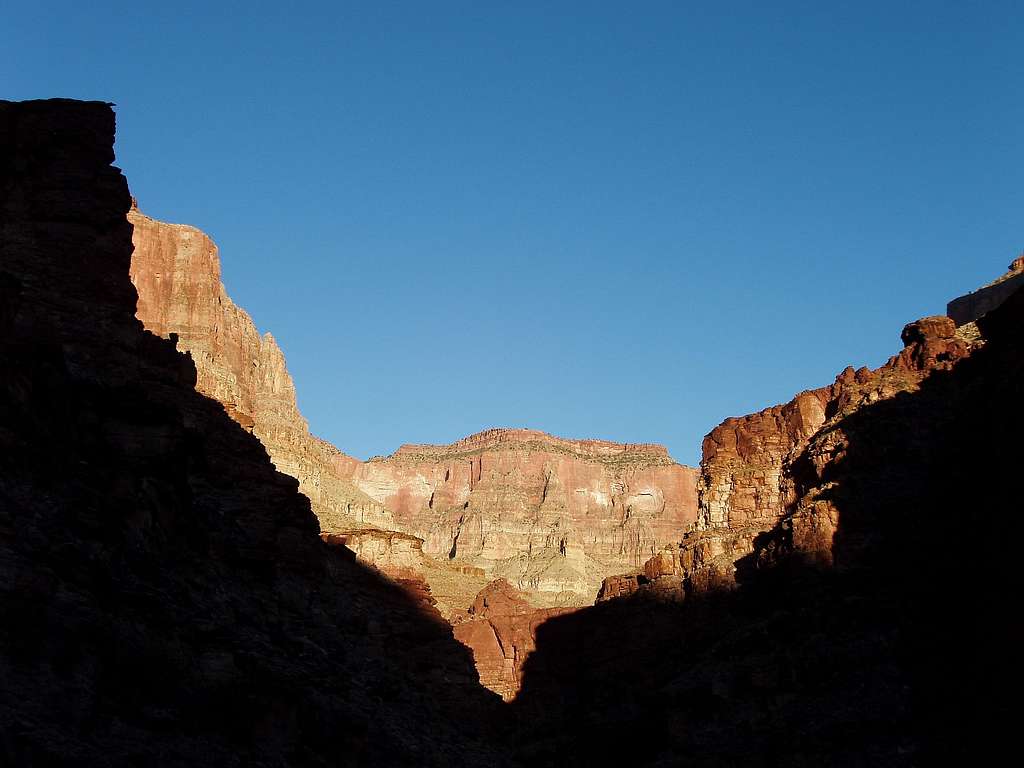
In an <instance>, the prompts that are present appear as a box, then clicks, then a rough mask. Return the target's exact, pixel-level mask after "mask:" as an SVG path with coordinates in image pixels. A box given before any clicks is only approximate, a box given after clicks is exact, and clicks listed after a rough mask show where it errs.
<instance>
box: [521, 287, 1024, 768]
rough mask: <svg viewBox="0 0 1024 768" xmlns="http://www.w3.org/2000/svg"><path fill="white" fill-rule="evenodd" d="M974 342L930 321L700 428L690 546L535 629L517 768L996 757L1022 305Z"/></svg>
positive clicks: (1013, 660) (1009, 658)
mask: <svg viewBox="0 0 1024 768" xmlns="http://www.w3.org/2000/svg"><path fill="white" fill-rule="evenodd" d="M976 325H977V336H976V339H975V340H974V341H970V342H968V341H967V340H965V339H964V338H962V337H961V336H960V335H959V334H958V329H955V328H954V323H953V321H952V319H950V318H948V317H932V318H925V319H924V320H921V321H918V322H916V323H911V324H910V325H908V326H907V327H906V328H905V329H904V332H903V334H902V339H903V343H904V345H905V346H904V349H903V351H902V352H900V353H899V354H898V355H896V356H894V357H893V358H892V359H890V360H889V361H888V362H887V363H886V364H885V365H883V366H881V367H880V368H878V369H876V370H866V369H862V370H860V371H853V370H847V371H845V372H844V373H843V374H841V375H840V376H839V378H838V379H837V380H836V382H835V383H834V384H832V385H830V386H829V387H824V388H822V389H818V390H813V391H810V392H806V393H803V395H801V396H799V397H798V398H796V399H794V400H793V401H791V402H790V403H788V404H787V405H785V406H779V407H776V408H770V409H766V410H765V411H762V412H761V413H759V414H754V415H751V416H748V417H744V418H742V419H730V420H727V421H726V422H724V423H723V424H722V425H721V426H720V427H719V428H717V429H716V430H714V431H713V432H712V434H711V435H710V436H709V439H708V441H707V444H706V454H705V461H704V464H703V467H702V482H701V493H702V496H701V518H700V522H699V525H700V530H698V531H695V532H693V533H692V534H690V535H689V536H686V537H684V538H683V540H682V542H681V545H677V546H675V547H672V548H670V549H666V550H664V551H663V552H661V553H659V554H658V555H657V556H655V557H653V558H651V559H650V560H649V561H648V562H647V563H646V564H645V567H644V568H643V569H642V570H640V571H638V572H635V573H632V574H626V575H623V576H620V577H617V578H613V579H608V580H607V581H606V582H605V585H604V588H603V590H602V601H601V602H600V603H599V604H598V605H596V606H594V607H593V608H591V609H587V610H582V611H577V612H574V613H572V614H570V615H564V616H559V617H555V618H553V619H550V620H548V621H547V622H545V623H544V624H542V625H540V626H539V627H538V628H537V632H536V635H535V638H534V649H533V651H532V652H531V654H530V656H529V658H528V659H527V660H526V663H525V664H524V666H523V668H522V670H521V690H520V692H519V694H518V695H517V697H516V699H515V701H514V702H512V705H511V706H512V709H513V710H514V711H515V712H516V713H517V715H518V717H519V718H520V720H521V721H527V720H532V721H533V722H535V723H536V726H535V729H534V731H533V733H532V734H531V738H529V739H525V740H523V741H522V747H521V749H520V755H521V759H522V760H523V761H524V762H532V763H536V764H555V763H556V761H557V759H558V756H559V749H560V748H561V747H562V745H564V744H566V743H571V744H573V745H578V747H577V748H576V750H575V751H574V756H575V758H576V759H577V760H578V761H580V762H590V761H592V760H593V761H598V762H603V763H604V764H621V765H627V764H628V765H659V766H661V765H700V766H716V765H749V764H754V765H764V766H769V765H830V766H833V765H835V766H850V768H853V766H862V765H886V766H906V767H907V768H910V767H911V766H919V765H947V764H962V763H982V764H988V763H998V762H999V761H1000V759H1002V758H1001V757H1000V756H1001V754H1005V753H1006V752H1007V751H1009V750H1013V749H1014V748H1015V739H1016V731H1015V727H1016V722H1017V720H1018V715H1017V713H1018V709H1019V706H1018V701H1019V694H1020V685H1021V680H1022V678H1024V670H1022V665H1021V664H1020V662H1019V661H1018V660H1017V659H1018V656H1019V653H1018V649H1019V645H1020V636H1021V631H1020V620H1019V614H1018V612H1017V611H1016V610H1015V606H1016V603H1017V599H1016V596H1017V592H1018V584H1019V581H1020V572H1019V571H1020V567H1019V558H1017V557H1016V555H1015V551H1016V546H1017V544H1018V543H1019V542H1020V541H1021V540H1022V531H1021V525H1022V524H1021V518H1020V515H1018V514H1016V510H1018V509H1019V508H1020V501H1019V496H1020V492H1019V489H1018V488H1017V487H1016V484H1015V482H1014V481H1013V478H1014V477H1016V474H1017V472H1018V471H1019V463H1020V452H1019V450H1017V443H1018V441H1019V435H1020V434H1021V432H1022V430H1024V423H1022V422H1024V410H1022V409H1021V407H1020V404H1021V402H1024V290H1018V291H1016V292H1014V293H1013V294H1011V295H1009V296H1008V297H1006V299H1005V300H1004V301H1003V302H1002V303H1001V304H1000V305H999V306H998V307H996V308H994V309H992V310H990V311H989V312H987V313H985V314H983V315H981V316H980V317H978V318H977V320H976ZM811 398H813V400H812V399H811ZM815 403H817V405H815ZM809 433H810V434H809ZM752 499H753V500H755V501H754V502H753V503H752V502H751V500H752ZM712 502H714V503H712ZM762 504H763V505H764V506H763V507H761V506H759V505H762ZM762 510H763V511H762ZM965 702H968V703H969V705H965ZM608 733H629V734H630V736H631V738H630V739H628V740H614V739H606V738H604V737H605V735H606V734H608Z"/></svg>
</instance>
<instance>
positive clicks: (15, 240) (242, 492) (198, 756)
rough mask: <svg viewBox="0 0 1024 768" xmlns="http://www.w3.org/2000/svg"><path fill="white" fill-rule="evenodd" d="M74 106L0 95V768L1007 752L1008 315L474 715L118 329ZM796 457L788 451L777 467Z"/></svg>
mask: <svg viewBox="0 0 1024 768" xmlns="http://www.w3.org/2000/svg"><path fill="white" fill-rule="evenodd" d="M113 128H114V125H113V114H112V112H111V110H110V108H109V106H107V105H104V104H101V103H95V102H93V103H83V102H69V101H61V100H57V101H51V102H28V103H23V104H16V105H11V104H9V103H4V102H0V148H2V152H0V610H2V616H3V623H4V626H3V631H2V632H0V764H3V765H8V764H10V765H19V766H21V765H28V766H31V765H52V764H68V765H70V764H74V765H134V764H139V765H142V764H147V765H148V764H159V765H182V766H184V765H190V766H191V765H336V764H347V765H438V766H441V765H452V766H457V765H496V766H497V765H504V764H508V762H509V760H512V761H514V762H517V763H518V764H520V765H538V766H542V765H556V764H557V765H559V766H561V765H597V766H600V765H631V766H632V765H677V764H689V765H698V766H700V765H716V766H717V765H740V764H742V765H744V766H751V765H755V766H756V765H783V764H785V765H815V766H817V765H822V764H828V765H850V766H852V765H869V764H870V765H917V764H922V763H926V762H949V761H951V760H954V759H963V760H966V759H970V760H972V762H978V760H979V756H981V755H983V754H984V753H985V752H986V751H987V750H992V751H994V750H996V749H997V748H998V747H999V746H1002V745H1003V743H1004V742H1006V741H1009V740H1010V739H1012V737H1013V735H1014V731H1013V729H1012V726H1013V725H1014V722H1013V717H1012V715H1013V712H1014V709H1013V708H1011V706H1010V703H1011V702H1012V701H1013V697H1014V696H1016V695H1017V694H1018V693H1019V691H1020V686H1019V683H1020V681H1019V665H1018V664H1017V663H1016V662H1015V652H1016V650H1017V645H1018V644H1017V640H1018V639H1019V638H1020V631H1019V619H1018V616H1017V612H1016V608H1015V606H1016V601H1014V600H1013V598H1015V597H1016V595H1015V594H1013V592H1015V590H1014V586H1015V585H1016V582H1017V579H1016V574H1017V568H1018V566H1017V560H1018V558H1019V553H1018V549H1019V546H1020V537H1019V533H1020V531H1019V528H1020V522H1019V512H1020V502H1019V496H1020V494H1019V491H1018V490H1017V488H1016V486H1015V484H1014V480H1015V479H1016V477H1017V472H1018V471H1019V466H1020V452H1019V450H1016V449H1015V448H1014V438H1015V437H1016V436H1017V435H1020V434H1022V430H1021V423H1020V422H1021V416H1020V404H1021V402H1022V397H1021V396H1022V392H1021V380H1022V379H1021V373H1022V370H1021V340H1020V330H1021V325H1022V318H1024V307H1022V304H1024V296H1022V295H1020V294H1018V295H1017V296H1016V297H1015V298H1014V299H1012V300H1011V301H1010V302H1009V303H1008V304H1007V305H1004V307H1003V308H1001V309H1000V310H998V311H996V312H994V313H992V314H991V315H990V316H988V317H987V318H986V319H985V320H984V321H983V322H982V324H981V325H982V327H983V330H984V332H985V334H986V337H987V338H988V344H987V346H986V347H984V348H983V349H981V350H979V351H978V352H976V353H975V354H974V355H972V356H971V357H970V358H968V359H967V360H965V361H963V362H961V363H960V364H958V365H957V366H956V367H955V368H954V369H953V370H952V371H950V372H948V373H936V374H933V375H932V376H931V377H930V378H928V379H927V380H926V381H925V382H924V384H923V385H922V387H921V388H920V390H919V391H918V392H915V393H913V394H907V395H900V396H897V397H895V398H893V399H891V400H887V401H882V402H878V403H876V404H873V405H870V406H867V407H864V408H862V409H861V410H860V411H858V412H856V413H854V414H853V415H852V416H849V417H847V418H846V419H844V420H842V422H841V423H840V425H838V427H837V428H838V429H841V430H842V431H843V432H844V433H845V434H846V435H847V436H848V438H849V440H848V443H849V444H848V447H847V449H846V451H845V454H843V455H842V456H835V457H831V461H830V462H828V463H826V465H825V466H826V471H825V472H824V474H822V473H821V472H820V471H819V470H818V469H817V467H818V466H819V465H820V461H818V463H815V462H816V460H817V458H820V457H814V456H811V455H810V454H808V455H807V456H806V457H801V458H800V459H799V460H798V461H797V462H796V463H795V464H794V473H795V477H794V480H795V482H796V483H797V487H798V491H799V492H800V493H801V494H802V495H806V494H807V493H808V492H810V491H811V490H816V491H817V492H818V493H819V494H820V498H821V499H823V500H825V501H828V502H829V503H830V504H831V505H832V506H833V507H834V508H835V509H836V510H838V514H839V521H838V530H837V531H836V533H835V536H834V540H833V542H832V545H833V546H832V557H833V558H834V561H835V564H834V566H832V565H826V564H823V563H820V562H818V561H816V560H815V559H814V558H810V557H805V556H804V554H805V553H804V550H802V549H800V547H798V546H796V545H795V543H794V540H793V536H792V533H793V520H784V521H783V522H782V523H781V524H780V525H779V526H778V527H777V528H776V529H775V530H774V531H772V532H770V533H768V534H765V535H764V536H763V537H762V539H761V540H760V541H759V542H758V548H757V550H756V551H755V553H754V554H753V555H751V556H750V557H748V558H747V559H745V560H744V561H743V562H741V563H740V564H739V576H740V580H741V582H742V586H741V587H740V588H739V589H737V590H734V591H731V592H722V593H715V594H703V595H693V596H690V597H688V598H687V599H686V600H685V601H684V602H682V603H678V604H666V603H653V602H642V601H640V600H624V601H617V602H616V601H613V602H609V603H605V604H601V605H599V606H596V607H594V608H592V609H588V610H584V611H581V612H579V613H576V614H573V615H569V616H564V617H560V618H556V619H553V620H551V621H549V622H547V623H545V624H544V625H543V626H541V628H540V630H539V633H538V637H537V650H536V652H535V653H534V654H533V655H531V656H530V657H529V659H528V661H527V663H526V666H525V668H524V674H523V687H522V691H521V693H520V694H519V697H518V698H517V699H516V700H515V701H514V702H513V703H512V704H511V705H509V706H507V707H502V705H500V702H499V701H498V700H497V698H496V697H494V696H493V695H491V694H490V693H489V692H487V691H485V690H484V689H482V688H480V686H479V685H478V684H477V682H476V672H475V670H474V667H473V664H472V660H471V658H470V654H469V652H468V651H467V650H466V649H465V648H464V647H463V646H462V645H460V644H459V643H457V642H455V640H454V639H453V638H452V636H451V631H450V628H449V627H448V626H447V625H446V624H444V623H443V622H442V621H441V620H440V618H439V617H438V616H437V615H436V614H435V613H433V612H431V611H430V610H429V608H428V607H427V606H425V605H424V604H422V603H421V602H418V601H417V600H416V599H414V598H412V597H410V595H409V594H408V593H407V592H405V591H403V590H401V589H398V588H397V587H396V586H394V585H393V584H391V583H389V582H387V581H385V580H383V579H381V578H380V577H379V576H378V575H377V574H376V573H375V572H373V571H370V570H368V569H366V568H364V567H362V566H360V565H359V564H358V563H356V562H355V561H354V560H353V559H352V558H351V557H348V556H345V553H344V552H343V551H341V550H337V549H332V548H330V547H328V546H327V545H325V544H323V543H322V542H321V541H320V540H319V538H318V536H317V524H316V520H315V518H314V516H313V515H312V513H311V511H310V508H309V503H308V500H307V499H305V498H304V497H302V496H301V495H300V494H298V492H297V484H296V482H295V481H294V480H293V479H291V478H289V477H286V476H284V475H281V474H280V473H278V472H276V471H275V470H274V468H273V466H272V464H271V463H270V461H269V460H268V458H267V456H266V452H265V451H264V449H263V447H262V445H260V443H259V442H258V441H257V440H256V439H255V438H254V437H253V436H252V435H250V434H248V433H247V432H245V431H244V430H243V429H242V428H241V427H240V426H239V425H238V424H236V423H235V422H233V421H232V420H231V419H230V418H229V417H228V416H227V415H226V413H225V411H224V409H223V407H222V406H221V405H220V404H219V403H216V402H214V401H212V400H209V399H207V398H206V397H204V396H202V395H200V394H198V393H196V392H195V391H194V389H193V386H194V382H195V368H194V366H193V365H192V363H191V360H190V359H189V358H188V357H187V356H185V355H181V354H180V353H178V352H177V351H176V350H175V349H174V344H173V342H168V341H164V340H162V339H159V338H157V337H155V336H152V335H151V334H147V333H145V332H144V331H143V330H142V327H141V325H140V324H139V323H138V321H137V320H136V319H135V317H134V311H135V293H134V289H133V288H132V286H131V283H130V282H129V280H128V266H129V262H130V257H131V247H132V246H131V229H130V225H129V224H128V223H127V221H126V220H125V214H126V212H127V210H128V207H129V204H130V199H129V196H128V190H127V185H126V184H125V181H124V178H123V177H122V176H121V174H120V172H119V171H118V170H117V169H116V168H113V167H111V166H110V163H111V162H112V160H113V152H112V141H113ZM808 450H810V449H808Z"/></svg>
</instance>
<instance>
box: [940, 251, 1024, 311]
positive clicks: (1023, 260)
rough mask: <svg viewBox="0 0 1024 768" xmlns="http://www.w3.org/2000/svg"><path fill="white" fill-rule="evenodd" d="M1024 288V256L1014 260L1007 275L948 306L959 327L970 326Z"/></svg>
mask: <svg viewBox="0 0 1024 768" xmlns="http://www.w3.org/2000/svg"><path fill="white" fill-rule="evenodd" d="M1022 286H1024V255H1021V256H1018V257H1017V258H1016V259H1014V260H1013V261H1012V262H1011V263H1010V266H1009V267H1008V268H1007V271H1006V274H1004V275H1002V276H1001V277H998V278H996V279H995V280H993V281H992V282H991V283H989V284H988V285H986V286H983V287H981V288H979V289H978V290H976V291H972V292H971V293H968V294H966V295H965V296H960V297H958V298H956V299H953V300H952V301H951V302H949V304H948V305H947V306H946V314H947V315H949V316H950V317H951V318H952V319H953V322H955V323H956V325H957V327H960V326H964V325H970V324H972V323H973V322H974V321H975V320H977V319H978V318H979V317H981V316H982V315H984V314H986V313H988V312H991V311H992V310H993V309H996V308H997V307H998V306H999V305H1000V304H1002V303H1003V302H1004V301H1006V300H1007V299H1008V298H1009V297H1010V296H1011V295H1013V294H1014V293H1015V292H1016V291H1017V290H1018V289H1019V288H1021V287H1022Z"/></svg>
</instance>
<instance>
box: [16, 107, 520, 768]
mask: <svg viewBox="0 0 1024 768" xmlns="http://www.w3.org/2000/svg"><path fill="white" fill-rule="evenodd" d="M113 140H114V114H113V111H112V110H111V108H110V105H107V104H104V103H101V102H74V101H70V100H52V101H38V102H23V103H10V102H0V615H2V616H3V623H4V629H3V631H2V632H0V681H2V685H0V764H3V765H68V766H71V765H153V764H159V765H167V766H221V765H257V764H258V765H268V766H269V765H274V766H281V765H297V764H298V765H329V764H337V763H339V762H341V763H345V764H352V765H435V766H448V765H467V766H490V765H496V764H497V765H501V764H503V763H505V762H506V760H505V757H504V755H503V754H502V751H501V750H500V749H496V748H494V747H493V746H491V745H489V742H493V739H494V738H495V736H494V734H493V733H491V732H490V730H489V728H490V726H489V724H488V723H489V720H488V718H489V717H491V716H493V715H494V714H495V713H496V709H495V707H496V706H497V705H498V703H499V700H498V699H497V697H495V696H494V695H493V694H490V693H489V692H487V691H485V690H483V689H482V688H480V686H479V685H478V683H477V675H476V673H475V671H474V669H473V666H472V659H471V658H470V653H469V652H468V651H467V650H466V649H465V647H464V646H463V645H461V644H459V643H457V642H456V641H455V640H454V638H453V637H452V631H451V628H450V626H449V625H448V624H447V623H445V622H444V621H442V619H441V617H440V616H439V615H438V614H437V613H436V611H433V610H432V609H431V607H430V605H429V602H428V601H425V600H424V599H423V596H422V595H420V594H417V593H416V591H415V590H411V591H410V590H406V589H404V588H400V587H399V586H396V585H394V584H393V583H390V582H387V581H385V580H383V579H381V578H380V576H379V575H378V574H377V573H376V572H374V571H372V570H370V569H367V568H365V567H363V566H361V565H360V564H359V563H358V562H357V561H356V558H355V557H354V556H353V555H352V554H351V553H350V552H349V551H348V550H347V549H345V548H343V547H332V546H331V545H330V544H329V543H325V542H323V541H321V539H320V537H319V531H318V524H317V520H316V517H315V516H314V515H313V513H312V511H311V509H310V504H309V501H308V499H307V498H306V497H305V496H303V495H302V494H300V493H299V492H298V483H297V482H296V481H295V480H294V479H293V478H291V477H289V476H287V475H284V474H282V473H280V472H278V471H276V470H275V468H274V466H273V465H272V464H271V463H270V461H269V459H268V457H267V453H266V451H265V449H264V447H263V445H261V443H260V442H259V441H258V440H257V439H256V438H255V437H254V436H253V435H252V434H250V433H249V432H247V431H245V430H244V429H243V428H242V426H241V425H240V423H239V422H238V421H237V420H232V419H230V418H228V415H227V414H226V413H225V409H224V407H223V406H222V405H221V404H220V403H219V402H217V401H214V400H212V399H210V398H208V397H206V396H204V395H203V394H201V393H199V392H197V391H196V389H195V386H196V382H197V375H198V374H197V369H196V366H195V364H194V363H193V360H192V359H191V358H190V356H189V355H185V354H182V353H181V352H179V351H178V350H176V348H175V343H174V341H169V340H165V339H162V338H159V337H157V336H155V335H153V334H152V333H149V332H147V331H145V330H144V329H143V327H142V324H141V323H140V322H139V321H138V320H137V319H136V317H135V309H136V291H135V289H134V287H133V286H132V283H131V281H130V280H129V267H130V263H131V258H132V225H131V223H130V222H129V221H128V220H127V219H126V214H127V213H128V210H129V205H130V198H129V193H128V186H127V183H126V181H125V179H124V177H123V176H122V175H121V173H120V171H119V169H117V168H115V167H113V166H112V165H111V163H112V161H113V159H114V154H113ZM249 351H250V352H252V354H253V358H252V359H253V360H256V361H259V362H261V363H265V364H266V365H267V367H272V365H273V358H272V357H269V356H267V355H266V352H265V351H264V352H262V353H261V352H260V351H259V350H256V349H250V350H249ZM248 362H250V361H247V363H248ZM261 375H262V374H261ZM264 385H265V386H268V387H269V386H271V385H273V386H276V387H277V388H278V389H277V390H276V391H277V392H278V393H285V394H287V391H288V390H287V387H286V386H285V384H284V382H283V381H282V380H281V378H280V377H279V376H278V377H276V378H275V376H274V375H271V374H268V381H267V382H265V384H264ZM261 386H262V385H261ZM234 402H237V403H238V404H239V406H240V407H248V406H247V405H246V401H245V397H244V393H243V392H242V390H241V389H240V390H239V394H238V395H237V400H236V401H234ZM256 416H257V417H259V418H262V417H260V416H259V413H258V411H257V412H256ZM236 417H237V414H236Z"/></svg>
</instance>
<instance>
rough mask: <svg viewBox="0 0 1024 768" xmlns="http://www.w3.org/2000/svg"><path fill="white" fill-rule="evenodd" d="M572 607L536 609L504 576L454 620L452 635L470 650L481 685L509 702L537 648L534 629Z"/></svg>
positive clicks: (482, 592) (535, 630) (516, 690)
mask: <svg viewBox="0 0 1024 768" xmlns="http://www.w3.org/2000/svg"><path fill="white" fill-rule="evenodd" d="M572 610H573V609H571V608H535V607H533V606H532V605H530V603H529V602H528V601H527V600H526V599H525V597H524V595H523V593H522V592H520V591H519V590H517V589H516V588H515V587H513V586H512V585H511V584H509V583H508V582H507V581H505V580H504V579H497V580H495V581H493V582H491V583H490V584H488V585H487V586H486V587H485V588H484V589H482V590H481V591H480V594H478V595H477V596H476V599H475V600H474V601H473V604H472V605H471V606H470V607H469V610H468V611H464V612H463V614H462V615H460V616H458V617H456V618H455V620H454V626H455V638H456V639H457V640H458V641H459V642H461V643H462V644H463V645H465V646H466V647H468V648H469V649H471V650H472V651H473V659H474V661H475V663H476V668H477V672H478V673H479V675H480V684H481V685H483V686H484V687H486V688H489V689H490V690H492V691H494V692H495V693H497V694H498V695H499V696H501V697H502V699H504V700H505V701H511V700H512V699H514V698H515V697H516V694H517V693H519V688H520V685H521V681H522V672H523V666H524V665H525V664H526V660H527V658H529V656H530V653H531V652H532V651H533V650H534V648H535V647H536V637H537V628H538V627H539V626H540V625H541V624H543V623H544V622H545V621H547V620H548V619H551V618H553V617H555V616H561V615H564V614H566V613H570V612H572Z"/></svg>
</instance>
